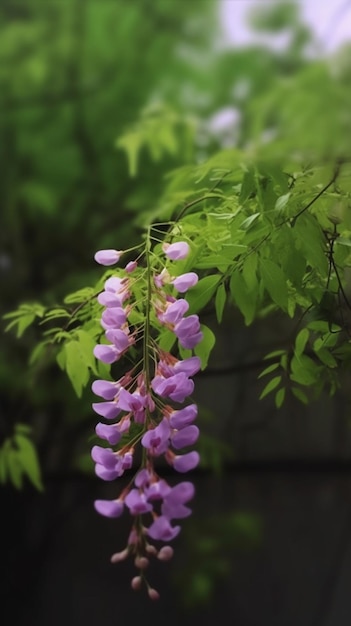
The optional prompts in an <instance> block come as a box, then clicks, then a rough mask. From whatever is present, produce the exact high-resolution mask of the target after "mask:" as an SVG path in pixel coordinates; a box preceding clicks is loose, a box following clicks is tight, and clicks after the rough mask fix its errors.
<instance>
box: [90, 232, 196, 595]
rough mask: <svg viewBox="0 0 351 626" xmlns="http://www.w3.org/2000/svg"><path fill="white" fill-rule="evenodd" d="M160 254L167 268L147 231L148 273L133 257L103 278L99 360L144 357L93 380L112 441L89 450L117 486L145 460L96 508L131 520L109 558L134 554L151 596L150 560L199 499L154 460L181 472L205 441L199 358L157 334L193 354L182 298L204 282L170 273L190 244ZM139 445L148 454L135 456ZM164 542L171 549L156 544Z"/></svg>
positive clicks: (135, 583)
mask: <svg viewBox="0 0 351 626" xmlns="http://www.w3.org/2000/svg"><path fill="white" fill-rule="evenodd" d="M162 250H163V252H164V254H165V257H166V258H165V260H164V263H162V262H161V261H160V260H158V259H157V258H156V256H155V255H153V254H152V253H151V240H150V233H148V236H147V240H146V247H145V261H146V267H142V266H139V264H138V263H137V261H130V262H129V263H128V264H127V265H126V266H125V269H124V270H117V272H116V275H112V276H111V277H109V278H108V279H107V280H106V281H105V284H104V290H103V291H102V292H101V293H100V294H99V296H98V302H99V303H100V304H101V305H102V306H103V307H104V310H103V312H102V315H101V326H102V328H103V330H104V334H103V335H102V340H101V343H100V344H98V345H97V346H96V347H95V349H94V354H95V357H96V358H97V359H99V360H100V361H102V362H103V363H107V364H113V363H115V362H116V361H119V360H120V359H121V358H123V357H124V355H125V354H126V353H127V352H128V351H129V350H130V349H131V348H132V349H133V351H134V355H135V354H136V353H137V352H138V350H139V349H140V351H141V358H140V361H139V363H138V365H136V366H134V367H133V368H132V369H130V370H128V371H127V372H126V373H125V374H124V375H123V376H122V377H121V378H119V379H118V380H117V381H112V380H96V381H95V382H94V383H93V385H92V390H93V392H94V393H95V394H96V395H97V396H99V397H100V398H102V400H103V401H100V402H95V403H94V404H93V409H94V411H95V412H96V413H97V414H98V415H99V416H101V417H102V418H103V419H104V420H106V422H107V423H105V422H99V423H98V424H97V426H96V429H95V432H96V434H97V436H98V437H99V438H100V439H102V440H103V441H105V442H106V443H107V444H108V445H102V446H100V445H95V446H94V447H93V449H92V458H93V460H94V461H95V471H96V474H97V475H98V476H99V477H100V478H102V479H103V480H106V481H113V480H115V479H117V478H119V477H121V476H122V475H123V474H124V473H125V472H126V471H130V470H131V469H132V468H133V459H134V458H135V456H138V458H139V457H140V458H141V463H140V466H139V467H138V468H136V469H135V474H134V477H133V478H132V480H131V482H130V483H129V484H128V486H127V487H125V488H124V489H123V490H122V491H121V492H120V493H119V495H118V496H117V497H116V498H115V499H113V500H96V501H95V508H96V510H97V511H98V512H99V513H100V514H101V515H104V516H106V517H119V516H121V515H122V514H123V512H124V511H128V512H129V514H130V515H131V516H132V520H133V521H132V528H131V532H130V535H129V538H128V540H127V544H126V546H125V547H124V548H123V549H122V551H120V552H118V553H116V554H114V555H113V556H112V557H111V561H112V562H113V563H116V562H118V561H121V560H123V559H125V558H127V557H128V556H130V555H131V556H133V557H134V562H135V565H136V567H137V568H138V569H139V573H138V575H137V576H135V577H134V578H133V580H132V583H131V585H132V588H133V589H139V588H140V587H141V586H142V584H143V583H145V584H146V587H147V590H148V594H149V596H150V598H152V599H157V598H158V592H157V591H156V590H155V589H153V588H152V587H150V585H149V583H148V581H147V579H146V576H145V569H146V568H147V566H148V564H149V557H150V556H152V555H153V556H156V557H157V558H158V559H159V560H161V561H166V560H169V559H170V558H171V557H172V555H173V549H172V548H171V546H169V545H168V542H170V541H172V540H173V539H174V538H175V537H176V536H177V535H178V534H179V532H180V526H179V525H178V524H177V520H180V519H183V518H185V517H188V515H190V514H191V509H190V508H189V507H188V506H187V505H188V502H189V501H190V500H191V499H192V498H193V496H194V486H193V484H192V483H191V482H188V481H183V482H180V483H178V484H177V485H175V486H171V485H169V484H168V482H167V481H165V480H164V479H163V478H161V477H160V475H159V474H158V470H157V469H156V467H155V462H156V461H157V459H158V458H159V457H163V458H164V460H165V461H166V463H167V464H169V465H171V466H172V467H173V468H174V469H175V470H176V471H177V472H179V473H186V472H188V471H190V470H192V469H194V468H195V467H196V466H197V464H198V463H199V454H198V453H197V452H196V451H195V450H190V451H189V450H188V448H189V447H190V446H193V445H194V444H195V443H196V441H197V439H198V436H199V429H198V427H197V426H195V425H194V421H195V419H196V416H197V406H196V404H194V403H193V402H191V401H190V400H189V397H190V396H191V394H192V393H193V390H194V382H193V380H192V376H194V375H195V374H196V373H197V372H198V371H199V369H200V366H201V362H200V359H199V357H197V356H190V357H189V358H185V359H180V358H177V357H175V356H173V355H172V354H170V353H169V352H167V351H165V350H163V349H161V347H160V345H159V337H160V334H162V332H163V333H164V332H167V331H170V332H171V333H173V334H174V335H175V336H176V338H177V339H178V342H179V344H180V346H181V347H182V348H185V349H188V350H192V349H193V348H194V347H195V346H196V345H197V344H198V343H199V342H200V341H201V339H202V332H201V329H200V322H199V318H198V316H197V315H188V316H187V315H186V314H187V312H188V309H189V304H188V302H187V301H186V299H184V298H177V294H178V293H179V294H183V293H185V292H186V291H187V290H188V289H191V287H193V286H194V285H195V284H196V283H197V281H198V276H197V274H195V272H187V273H185V274H181V275H178V276H173V275H172V269H173V267H174V265H173V264H174V263H175V262H176V261H177V260H181V259H184V258H186V257H187V255H188V254H189V251H190V246H189V244H188V243H186V242H183V241H178V242H174V243H164V244H163V245H162ZM122 255H123V252H121V251H117V250H100V251H98V252H97V253H96V254H95V260H96V261H97V262H98V263H100V264H101V265H107V266H110V265H112V264H114V263H117V262H118V261H119V259H120V257H121V256H122ZM152 259H156V260H154V261H153V260H152ZM183 403H186V404H185V406H183ZM180 405H181V406H180ZM138 447H139V450H140V451H141V453H140V454H138V455H135V451H136V449H137V448H138ZM184 448H185V449H186V450H185V452H184V450H183V449H184ZM182 451H183V452H182ZM154 541H155V542H156V545H155V544H154V543H153V542H154ZM159 542H164V543H166V545H164V546H163V547H159V545H158V543H159Z"/></svg>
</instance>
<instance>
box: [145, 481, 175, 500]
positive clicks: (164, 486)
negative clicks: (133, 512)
mask: <svg viewBox="0 0 351 626" xmlns="http://www.w3.org/2000/svg"><path fill="white" fill-rule="evenodd" d="M170 491H171V487H170V486H169V484H168V483H166V481H165V480H157V481H155V482H154V483H151V485H150V486H149V487H145V495H146V497H147V499H148V500H163V499H164V497H165V496H167V495H168V494H169V493H170Z"/></svg>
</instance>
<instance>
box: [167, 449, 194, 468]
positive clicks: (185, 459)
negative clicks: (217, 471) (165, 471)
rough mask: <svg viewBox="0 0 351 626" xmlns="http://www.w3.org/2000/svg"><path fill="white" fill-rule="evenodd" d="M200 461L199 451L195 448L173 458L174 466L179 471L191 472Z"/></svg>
mask: <svg viewBox="0 0 351 626" xmlns="http://www.w3.org/2000/svg"><path fill="white" fill-rule="evenodd" d="M199 461H200V456H199V453H198V452H196V451H195V450H193V451H192V452H188V453H187V454H183V455H182V456H176V457H175V458H174V460H173V467H174V469H175V470H176V471H177V472H181V473H183V472H189V471H190V470H192V469H194V467H196V466H197V465H198V463H199Z"/></svg>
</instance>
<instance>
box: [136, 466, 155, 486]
mask: <svg viewBox="0 0 351 626" xmlns="http://www.w3.org/2000/svg"><path fill="white" fill-rule="evenodd" d="M151 479H152V474H151V473H150V472H149V470H147V469H142V470H140V472H138V473H137V475H136V477H135V480H134V484H135V486H136V487H141V488H144V487H146V486H147V485H148V484H149V483H150V481H151Z"/></svg>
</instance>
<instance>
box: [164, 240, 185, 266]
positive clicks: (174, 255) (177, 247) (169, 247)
mask: <svg viewBox="0 0 351 626" xmlns="http://www.w3.org/2000/svg"><path fill="white" fill-rule="evenodd" d="M162 250H163V252H164V253H165V255H166V256H168V258H169V259H171V260H172V261H179V260H180V259H185V258H186V257H187V256H188V254H189V252H190V247H189V244H187V243H186V242H185V241H177V242H176V243H171V244H169V243H164V244H163V245H162Z"/></svg>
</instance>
